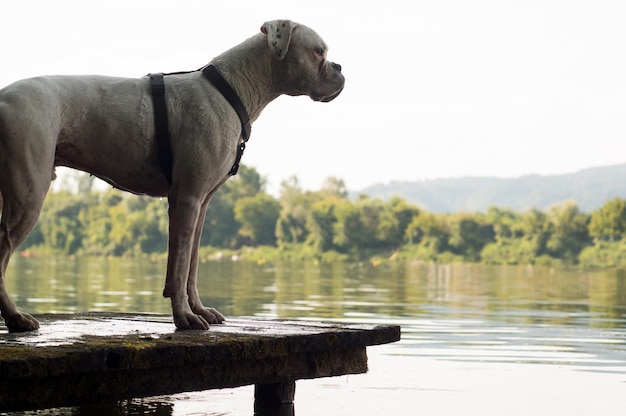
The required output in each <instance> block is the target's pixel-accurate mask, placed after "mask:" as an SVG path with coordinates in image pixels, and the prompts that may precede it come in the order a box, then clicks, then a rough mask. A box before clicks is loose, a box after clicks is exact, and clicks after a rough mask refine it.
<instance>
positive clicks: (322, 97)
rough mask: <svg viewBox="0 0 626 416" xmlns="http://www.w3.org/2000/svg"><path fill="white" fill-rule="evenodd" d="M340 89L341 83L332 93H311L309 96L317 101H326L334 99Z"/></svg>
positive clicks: (341, 89) (339, 92)
mask: <svg viewBox="0 0 626 416" xmlns="http://www.w3.org/2000/svg"><path fill="white" fill-rule="evenodd" d="M341 91H343V85H342V86H341V88H339V89H338V90H337V91H336V92H334V93H332V94H331V95H322V94H316V93H313V94H311V95H310V97H311V99H312V100H313V101H317V102H320V103H328V102H331V101H332V100H334V99H335V98H337V96H338V95H339V94H341Z"/></svg>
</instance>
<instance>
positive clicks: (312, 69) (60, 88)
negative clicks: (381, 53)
mask: <svg viewBox="0 0 626 416" xmlns="http://www.w3.org/2000/svg"><path fill="white" fill-rule="evenodd" d="M326 50H327V47H326V44H325V43H324V41H323V40H322V39H321V38H320V37H319V36H318V35H317V33H315V32H314V31H313V30H311V29H310V28H308V27H306V26H304V25H300V24H297V23H294V22H291V21H288V20H279V21H271V22H267V23H265V24H263V26H262V27H261V33H259V34H257V35H256V36H253V37H251V38H250V39H248V40H246V41H244V42H243V43H241V44H240V45H238V46H236V47H234V48H232V49H230V50H228V51H226V52H224V53H223V54H221V55H219V56H218V57H216V58H215V59H214V60H213V61H212V62H211V64H212V66H211V68H214V72H216V73H217V74H218V78H219V74H221V77H222V80H223V81H224V80H225V82H224V83H226V84H227V86H226V87H225V88H226V89H228V86H230V87H231V92H233V93H234V94H233V95H236V96H238V97H239V99H240V107H241V104H242V105H243V107H244V108H243V113H244V114H243V115H242V114H241V113H242V110H241V108H240V109H236V107H237V105H236V103H233V100H234V101H236V100H237V97H235V98H234V99H231V98H229V97H226V98H225V95H228V94H225V95H224V92H223V91H222V92H219V91H218V88H216V84H219V82H214V81H211V80H210V79H207V78H208V77H207V76H205V75H206V74H205V71H204V70H203V71H194V72H190V73H179V74H171V75H165V77H164V82H165V91H164V94H165V102H166V103H167V107H165V108H166V110H165V111H166V117H167V120H168V122H169V133H170V137H171V139H170V143H171V144H170V146H169V147H170V149H171V153H170V154H168V155H166V157H165V160H166V163H165V164H163V163H162V159H163V153H162V152H161V148H160V147H159V145H157V141H156V140H155V118H156V119H157V120H156V121H157V122H158V117H155V115H154V114H155V113H154V108H155V105H157V104H155V103H153V100H152V98H153V95H154V93H153V92H151V87H150V81H149V80H148V78H141V79H126V78H112V77H103V76H45V77H38V78H32V79H26V80H22V81H18V82H16V83H14V84H12V85H9V86H8V87H6V88H4V89H2V90H0V193H1V197H0V206H1V207H2V218H1V220H0V310H1V312H2V317H3V318H4V320H5V323H6V325H7V327H8V329H9V330H10V331H29V330H34V329H37V328H38V327H39V323H38V322H37V320H35V319H34V318H33V317H32V316H31V315H28V314H26V313H20V312H18V310H17V309H16V307H15V304H14V303H13V302H12V301H11V299H10V298H9V296H8V294H7V291H6V289H5V287H4V277H5V273H6V268H7V264H8V262H9V258H10V257H11V254H12V253H13V252H14V251H15V249H16V248H17V247H18V246H19V245H20V244H21V243H22V242H23V241H24V239H25V238H26V236H27V235H28V233H29V232H30V231H31V230H32V228H33V227H34V226H35V223H36V222H37V218H38V217H39V213H40V211H41V207H42V204H43V202H44V199H45V196H46V193H47V192H48V188H49V187H50V182H51V180H52V178H53V177H54V168H55V166H69V167H72V168H75V169H80V170H83V171H85V172H89V173H90V174H92V175H94V176H97V177H99V178H101V179H103V180H105V181H107V182H108V183H110V184H111V185H113V186H115V187H117V188H120V189H123V190H127V191H129V192H133V193H136V194H146V195H151V196H158V197H162V196H167V198H168V203H169V221H170V224H169V252H168V261H167V275H166V280H165V289H164V291H163V296H165V297H169V298H171V302H172V314H173V317H174V323H175V324H176V327H177V328H179V329H208V328H209V324H212V323H221V322H222V321H223V320H224V316H223V315H222V314H221V313H220V312H218V311H217V310H215V309H213V308H207V307H204V306H203V305H202V302H201V301H200V296H199V295H198V291H197V288H196V281H197V280H196V279H197V257H198V242H199V239H200V234H201V232H202V224H203V222H204V215H205V213H206V208H207V204H208V203H209V200H210V199H211V196H212V195H213V194H214V192H215V191H216V190H217V189H218V188H219V186H220V185H222V184H223V183H224V182H225V181H226V180H227V179H228V178H229V177H230V175H231V174H232V173H233V172H234V171H236V166H237V164H238V162H239V158H240V157H241V152H242V137H243V138H244V140H245V139H247V133H249V131H248V132H246V130H249V123H248V120H245V117H246V114H245V113H246V112H247V116H248V117H249V121H250V122H252V121H254V120H256V119H257V117H259V114H260V113H261V111H262V110H263V108H264V107H265V106H266V105H267V104H268V103H269V102H270V101H272V100H273V99H275V98H276V97H278V96H279V95H282V94H287V95H294V96H295V95H308V96H309V97H311V98H312V99H313V100H315V101H323V102H327V101H331V100H332V99H334V98H335V97H336V96H337V95H338V94H339V93H340V92H341V90H342V89H343V85H344V77H343V75H342V74H341V66H339V65H337V64H335V63H332V62H329V61H327V60H326ZM227 98H228V100H227ZM168 159H169V166H168V163H167V160H168Z"/></svg>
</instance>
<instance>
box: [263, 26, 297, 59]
mask: <svg viewBox="0 0 626 416" xmlns="http://www.w3.org/2000/svg"><path fill="white" fill-rule="evenodd" d="M296 26H297V24H296V23H294V22H292V21H291V20H272V21H270V22H265V23H263V26H261V32H263V33H264V34H266V35H267V43H268V45H269V46H270V49H271V50H272V52H273V53H274V56H276V58H278V60H281V59H283V58H284V57H285V55H286V54H287V50H288V49H289V41H290V40H291V31H292V30H293V28H294V27H296Z"/></svg>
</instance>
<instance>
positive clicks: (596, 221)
mask: <svg viewBox="0 0 626 416" xmlns="http://www.w3.org/2000/svg"><path fill="white" fill-rule="evenodd" d="M589 234H591V236H592V237H594V238H597V239H599V240H603V241H617V240H620V239H622V238H624V236H625V234H626V200H624V199H620V198H615V199H612V200H610V201H608V202H606V203H605V204H604V205H603V206H602V207H600V209H598V210H596V211H594V212H593V214H591V221H590V223H589Z"/></svg>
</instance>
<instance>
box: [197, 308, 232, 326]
mask: <svg viewBox="0 0 626 416" xmlns="http://www.w3.org/2000/svg"><path fill="white" fill-rule="evenodd" d="M194 312H195V313H197V314H198V315H200V316H202V317H203V318H204V319H205V320H206V321H207V322H208V323H210V324H221V323H223V322H224V321H225V320H226V318H225V317H224V315H222V314H221V313H220V312H219V311H218V310H217V309H214V308H204V307H203V308H201V309H199V310H197V311H194Z"/></svg>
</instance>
